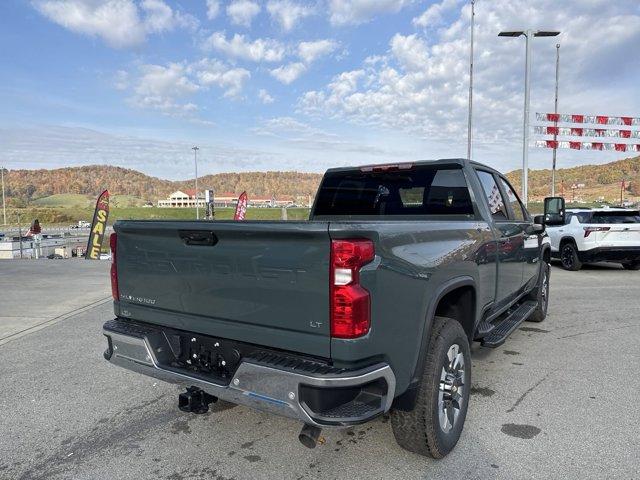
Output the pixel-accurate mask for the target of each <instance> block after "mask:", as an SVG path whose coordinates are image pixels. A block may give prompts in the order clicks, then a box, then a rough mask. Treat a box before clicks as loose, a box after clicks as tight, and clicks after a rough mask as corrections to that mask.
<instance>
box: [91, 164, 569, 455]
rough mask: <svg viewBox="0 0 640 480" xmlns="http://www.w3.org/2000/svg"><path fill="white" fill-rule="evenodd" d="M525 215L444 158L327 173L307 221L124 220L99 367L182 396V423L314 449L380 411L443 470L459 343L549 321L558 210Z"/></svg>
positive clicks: (454, 422) (482, 172)
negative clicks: (229, 407)
mask: <svg viewBox="0 0 640 480" xmlns="http://www.w3.org/2000/svg"><path fill="white" fill-rule="evenodd" d="M536 219H537V220H538V222H537V223H534V221H533V219H532V217H531V216H530V215H529V213H528V212H527V210H526V208H525V207H524V206H523V204H522V203H521V201H520V200H519V198H518V196H517V194H516V193H515V191H514V189H513V188H512V187H511V185H510V184H509V182H508V180H507V179H506V177H504V176H503V175H501V174H500V173H498V172H497V171H495V170H493V169H491V168H489V167H487V166H484V165H481V164H478V163H475V162H471V161H469V160H460V159H453V160H436V161H420V162H414V163H399V164H393V165H373V166H363V167H349V168H337V169H331V170H329V171H327V172H326V174H325V175H324V177H323V180H322V182H321V185H320V187H319V190H318V194H317V196H316V200H315V204H314V206H313V208H312V210H311V213H310V218H309V221H290V222H286V221H278V222H273V221H242V222H234V221H214V222H207V221H136V220H127V221H118V222H116V224H115V226H114V230H115V233H114V234H113V235H112V236H111V238H110V243H111V250H112V266H111V281H112V291H113V298H114V310H115V315H116V318H115V319H114V320H111V321H109V322H107V323H106V324H105V325H104V327H103V332H104V335H105V336H106V337H107V342H108V346H107V350H106V351H105V353H104V356H105V358H106V359H107V360H108V361H110V362H111V363H113V364H115V365H119V366H121V367H124V368H127V369H130V370H133V371H135V372H139V373H142V374H144V375H148V376H151V377H155V378H158V379H161V380H164V381H167V382H171V383H175V384H178V385H181V386H183V387H186V391H185V392H184V393H182V394H180V396H179V399H178V406H179V408H180V409H181V410H184V411H189V412H194V413H203V412H206V411H208V408H209V405H211V404H213V403H214V402H216V401H218V400H221V401H223V403H227V404H228V403H231V404H239V405H244V406H248V407H252V408H256V409H259V410H261V411H266V412H271V413H274V414H278V415H283V416H286V417H290V418H294V419H297V420H299V421H301V422H302V423H303V427H302V430H301V432H300V435H299V440H300V441H301V442H302V443H303V445H305V446H307V447H311V448H312V447H314V446H315V445H316V443H317V440H318V437H319V435H320V431H321V429H322V428H326V427H346V426H350V425H355V424H361V423H364V422H367V421H369V420H371V419H373V418H375V417H377V416H379V415H382V414H384V413H387V412H389V415H390V417H391V425H392V428H393V433H394V435H395V438H396V440H397V441H398V443H399V444H400V445H401V446H402V447H404V448H406V449H408V450H410V451H413V452H416V453H418V454H422V455H430V456H432V457H435V458H441V457H443V456H445V455H446V454H447V453H449V452H450V451H451V449H452V448H453V447H454V446H455V445H456V443H457V441H458V438H459V437H460V433H461V431H462V428H463V425H464V421H465V416H466V413H467V407H468V403H469V392H470V387H471V356H470V343H471V342H472V341H479V342H480V343H481V344H482V345H484V346H486V347H496V346H499V345H501V344H502V343H503V342H504V341H505V338H506V337H507V336H508V335H509V334H510V333H511V332H513V331H514V330H515V329H516V328H517V327H518V326H519V325H520V324H521V323H522V322H523V321H525V320H531V321H536V322H539V321H542V320H544V318H545V316H546V312H547V305H548V299H549V261H550V248H549V242H548V239H547V237H546V234H545V226H544V225H543V224H541V223H544V222H545V221H546V223H547V224H552V223H563V222H564V201H563V200H562V199H559V198H552V199H547V201H546V202H545V215H544V216H540V217H536ZM211 408H217V407H216V405H212V406H211Z"/></svg>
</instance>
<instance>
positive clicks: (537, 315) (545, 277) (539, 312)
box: [527, 260, 551, 322]
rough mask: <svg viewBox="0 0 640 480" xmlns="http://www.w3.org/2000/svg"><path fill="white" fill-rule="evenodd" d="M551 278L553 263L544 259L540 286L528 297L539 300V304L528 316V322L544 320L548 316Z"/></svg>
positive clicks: (541, 266)
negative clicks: (550, 263)
mask: <svg viewBox="0 0 640 480" xmlns="http://www.w3.org/2000/svg"><path fill="white" fill-rule="evenodd" d="M550 278H551V265H549V263H548V262H546V261H544V260H542V264H541V265H540V278H539V279H538V286H537V287H536V288H535V290H534V291H533V292H531V293H530V294H529V297H528V299H529V300H534V301H536V302H538V306H537V307H536V309H535V310H534V311H533V313H532V314H531V316H530V317H529V318H527V322H542V321H543V320H544V319H545V318H547V309H548V308H549V280H550Z"/></svg>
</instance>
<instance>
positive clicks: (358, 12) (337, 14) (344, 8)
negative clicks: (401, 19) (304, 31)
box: [329, 0, 412, 25]
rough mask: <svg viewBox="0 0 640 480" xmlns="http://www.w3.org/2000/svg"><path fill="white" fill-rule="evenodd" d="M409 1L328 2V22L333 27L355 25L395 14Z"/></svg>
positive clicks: (348, 0) (361, 0)
mask: <svg viewBox="0 0 640 480" xmlns="http://www.w3.org/2000/svg"><path fill="white" fill-rule="evenodd" d="M410 3H412V2H411V0H330V1H329V13H330V16H329V20H330V21H331V23H332V24H333V25H357V24H360V23H365V22H368V21H369V20H371V19H372V18H373V17H375V16H376V15H379V14H383V13H397V12H399V11H400V10H401V9H402V8H404V7H406V6H407V5H409V4H410Z"/></svg>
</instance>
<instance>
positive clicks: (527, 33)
mask: <svg viewBox="0 0 640 480" xmlns="http://www.w3.org/2000/svg"><path fill="white" fill-rule="evenodd" d="M523 35H524V37H525V39H526V45H525V48H526V53H525V68H524V121H523V138H522V202H523V203H524V204H525V206H526V205H527V203H528V192H527V184H528V182H529V99H530V97H531V85H530V80H529V77H530V76H531V40H532V39H533V38H534V37H555V36H557V35H560V32H550V31H544V30H531V29H529V30H520V31H509V32H500V33H499V34H498V36H499V37H521V36H523Z"/></svg>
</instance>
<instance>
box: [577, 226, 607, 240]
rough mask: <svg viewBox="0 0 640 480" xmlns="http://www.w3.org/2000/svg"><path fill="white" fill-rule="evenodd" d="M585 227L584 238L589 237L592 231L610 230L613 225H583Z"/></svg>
mask: <svg viewBox="0 0 640 480" xmlns="http://www.w3.org/2000/svg"><path fill="white" fill-rule="evenodd" d="M582 228H583V229H584V238H587V237H588V236H589V235H590V234H591V232H608V231H609V230H611V227H582Z"/></svg>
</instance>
